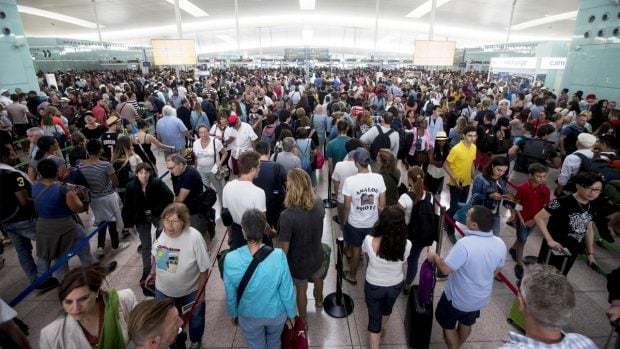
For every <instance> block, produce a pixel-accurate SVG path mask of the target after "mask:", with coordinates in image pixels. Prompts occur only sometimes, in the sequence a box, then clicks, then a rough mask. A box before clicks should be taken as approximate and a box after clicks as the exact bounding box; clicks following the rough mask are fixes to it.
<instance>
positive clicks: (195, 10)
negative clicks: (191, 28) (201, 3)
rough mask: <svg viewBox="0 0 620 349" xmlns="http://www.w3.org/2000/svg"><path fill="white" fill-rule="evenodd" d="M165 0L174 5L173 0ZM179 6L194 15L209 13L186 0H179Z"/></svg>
mask: <svg viewBox="0 0 620 349" xmlns="http://www.w3.org/2000/svg"><path fill="white" fill-rule="evenodd" d="M166 2H169V3H171V4H172V5H174V0H166ZM179 8H180V9H181V10H183V11H185V12H187V13H189V14H190V15H192V16H194V17H205V16H208V15H209V14H208V13H206V12H205V11H203V10H201V9H200V7H198V6H196V5H194V4H192V3H191V2H189V1H188V0H179Z"/></svg>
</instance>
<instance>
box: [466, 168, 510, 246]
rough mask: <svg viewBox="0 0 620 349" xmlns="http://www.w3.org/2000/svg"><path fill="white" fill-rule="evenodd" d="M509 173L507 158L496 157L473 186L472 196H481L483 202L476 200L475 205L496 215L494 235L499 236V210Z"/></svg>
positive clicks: (479, 175) (475, 180)
mask: <svg viewBox="0 0 620 349" xmlns="http://www.w3.org/2000/svg"><path fill="white" fill-rule="evenodd" d="M506 171H508V159H507V158H506V157H503V156H501V157H496V158H495V159H493V160H492V161H491V162H490V163H489V164H488V165H487V166H486V167H485V168H484V170H483V171H482V172H481V173H479V174H478V175H477V176H476V178H474V182H473V184H472V190H471V195H472V197H474V196H475V194H480V196H481V197H482V198H483V199H482V201H478V199H477V197H479V196H476V199H475V200H474V201H476V202H473V204H474V205H482V206H484V207H486V208H488V209H490V210H491V211H493V214H494V215H495V223H494V224H493V235H495V236H499V208H500V204H501V202H502V198H503V195H504V194H505V193H506V185H507V184H506V180H505V179H504V178H503V177H504V175H505V174H506Z"/></svg>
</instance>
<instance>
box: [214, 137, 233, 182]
mask: <svg viewBox="0 0 620 349" xmlns="http://www.w3.org/2000/svg"><path fill="white" fill-rule="evenodd" d="M211 143H213V158H214V159H215V164H213V166H217V150H216V149H215V138H213V140H212V141H211ZM220 159H221V156H220ZM229 172H230V171H229V170H228V167H226V166H219V167H218V168H217V170H216V171H215V178H216V179H220V180H221V179H223V178H226V177H228V175H229V174H230V173H229Z"/></svg>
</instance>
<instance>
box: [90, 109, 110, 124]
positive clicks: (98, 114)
mask: <svg viewBox="0 0 620 349" xmlns="http://www.w3.org/2000/svg"><path fill="white" fill-rule="evenodd" d="M93 116H94V117H95V121H96V122H97V123H99V124H101V125H106V123H105V122H106V120H107V116H106V112H105V108H104V107H102V106H100V105H96V106H95V107H94V108H93Z"/></svg>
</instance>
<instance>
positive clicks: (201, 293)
mask: <svg viewBox="0 0 620 349" xmlns="http://www.w3.org/2000/svg"><path fill="white" fill-rule="evenodd" d="M227 236H228V227H225V230H224V236H222V241H220V245H219V246H218V248H217V251H216V252H215V254H213V256H214V257H213V262H211V268H209V272H208V273H207V280H206V281H205V284H204V285H203V286H202V287H201V288H200V290H199V291H198V293H197V294H196V298H195V300H194V304H192V308H191V309H190V310H189V312H188V313H187V315H186V316H185V317H183V325H182V326H181V328H182V329H184V328H185V327H186V326H187V325H188V324H189V319H191V318H192V314H193V313H194V309H196V306H197V305H198V303H199V302H198V301H197V300H200V302H204V301H205V300H204V299H202V297H204V293H205V289H206V288H207V284H208V283H209V278H211V274H213V268H214V267H215V263H217V256H218V255H219V253H220V251H221V250H222V245H223V244H224V240H226V237H227Z"/></svg>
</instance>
